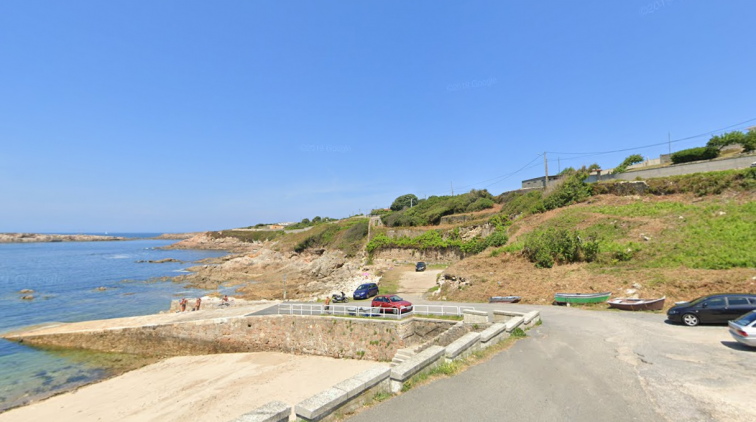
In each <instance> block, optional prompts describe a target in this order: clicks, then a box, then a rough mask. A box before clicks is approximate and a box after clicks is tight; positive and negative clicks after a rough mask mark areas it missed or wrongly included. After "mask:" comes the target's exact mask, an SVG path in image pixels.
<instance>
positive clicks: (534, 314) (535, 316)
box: [523, 311, 540, 326]
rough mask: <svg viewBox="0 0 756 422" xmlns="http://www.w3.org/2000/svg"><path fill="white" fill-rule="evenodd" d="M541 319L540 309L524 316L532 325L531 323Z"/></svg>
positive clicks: (526, 322)
mask: <svg viewBox="0 0 756 422" xmlns="http://www.w3.org/2000/svg"><path fill="white" fill-rule="evenodd" d="M538 319H540V313H539V312H538V311H532V312H528V313H527V314H525V315H524V316H523V320H524V322H525V324H526V325H528V326H530V324H531V323H533V324H535V323H536V322H538Z"/></svg>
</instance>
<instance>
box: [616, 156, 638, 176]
mask: <svg viewBox="0 0 756 422" xmlns="http://www.w3.org/2000/svg"><path fill="white" fill-rule="evenodd" d="M642 162H643V156H642V155H640V154H633V155H631V156H629V157H627V158H625V160H624V161H622V163H621V164H620V165H618V166H617V167H615V168H614V170H612V173H614V174H619V173H624V172H626V171H627V168H628V167H630V166H632V165H633V164H637V163H642Z"/></svg>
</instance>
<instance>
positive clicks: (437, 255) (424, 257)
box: [373, 248, 464, 264]
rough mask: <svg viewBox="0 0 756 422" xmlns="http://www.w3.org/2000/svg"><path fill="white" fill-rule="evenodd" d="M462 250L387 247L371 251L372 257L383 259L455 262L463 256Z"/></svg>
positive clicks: (434, 262) (430, 262) (433, 262)
mask: <svg viewBox="0 0 756 422" xmlns="http://www.w3.org/2000/svg"><path fill="white" fill-rule="evenodd" d="M463 256H464V255H463V254H462V252H460V251H458V250H453V249H449V250H420V249H402V248H387V249H381V250H377V251H375V252H373V259H385V260H396V261H408V262H418V261H423V262H427V263H429V264H437V263H450V262H457V261H459V260H461V259H462V258H463Z"/></svg>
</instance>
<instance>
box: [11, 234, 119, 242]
mask: <svg viewBox="0 0 756 422" xmlns="http://www.w3.org/2000/svg"><path fill="white" fill-rule="evenodd" d="M114 240H128V239H127V238H125V237H120V236H99V235H93V234H38V233H0V243H31V242H98V241H114Z"/></svg>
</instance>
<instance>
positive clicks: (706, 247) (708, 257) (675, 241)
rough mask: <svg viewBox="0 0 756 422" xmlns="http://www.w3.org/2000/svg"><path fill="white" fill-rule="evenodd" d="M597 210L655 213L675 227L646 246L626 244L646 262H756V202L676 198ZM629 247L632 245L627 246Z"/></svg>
mask: <svg viewBox="0 0 756 422" xmlns="http://www.w3.org/2000/svg"><path fill="white" fill-rule="evenodd" d="M595 211H596V212H599V213H603V214H606V215H611V216H617V217H653V218H656V219H661V220H663V221H667V222H669V224H671V225H672V226H673V227H674V228H673V229H670V230H665V231H664V232H663V233H662V234H661V235H659V236H658V237H656V238H654V239H651V241H650V242H648V243H644V245H643V248H642V250H641V248H640V246H639V245H637V244H633V243H632V242H631V243H630V244H628V245H626V246H629V248H628V249H632V253H633V254H634V255H639V257H642V258H643V259H642V260H640V259H639V260H638V261H639V263H641V264H642V265H643V266H646V267H657V268H658V267H673V268H674V267H679V266H685V267H688V268H702V269H712V270H714V269H728V268H752V267H756V254H754V253H753V251H754V250H756V236H753V227H756V203H754V202H746V203H744V204H735V203H729V204H722V203H705V204H691V205H685V204H681V203H674V202H658V203H642V202H638V203H633V204H630V205H625V206H613V207H598V208H596V209H595ZM625 250H626V249H625Z"/></svg>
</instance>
